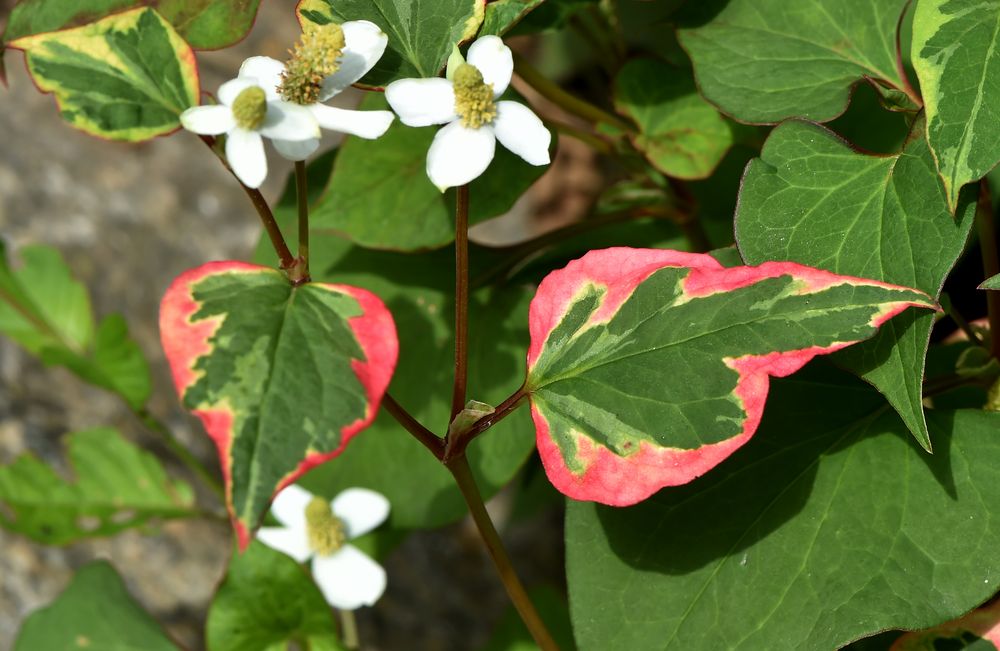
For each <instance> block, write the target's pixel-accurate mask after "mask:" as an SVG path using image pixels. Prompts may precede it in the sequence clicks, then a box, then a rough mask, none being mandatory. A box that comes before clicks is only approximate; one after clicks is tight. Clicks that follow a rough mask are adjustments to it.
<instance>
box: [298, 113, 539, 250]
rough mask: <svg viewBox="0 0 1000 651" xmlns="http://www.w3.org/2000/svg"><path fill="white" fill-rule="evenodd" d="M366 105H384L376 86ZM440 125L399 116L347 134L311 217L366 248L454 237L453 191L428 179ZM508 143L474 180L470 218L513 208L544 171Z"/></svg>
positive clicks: (431, 244) (420, 245)
mask: <svg viewBox="0 0 1000 651" xmlns="http://www.w3.org/2000/svg"><path fill="white" fill-rule="evenodd" d="M361 108H363V109H382V110H384V109H386V108H388V105H387V104H386V102H385V99H384V98H383V97H382V96H381V95H376V94H375V93H371V94H369V96H368V97H367V98H366V99H365V101H364V102H363V103H362V105H361ZM436 131H437V128H424V129H414V128H412V127H408V126H405V125H404V124H402V123H400V122H395V123H394V124H393V125H392V126H391V127H389V130H388V131H387V132H386V134H385V135H384V136H382V137H381V138H379V139H378V140H364V139H362V138H348V139H347V141H346V142H344V144H343V145H342V146H341V148H340V151H339V153H338V154H337V159H336V163H335V164H334V168H333V174H332V175H331V176H330V178H329V183H328V185H327V188H326V191H325V192H324V194H323V196H322V197H321V199H320V200H319V203H318V204H317V205H316V207H315V210H314V211H313V213H312V214H311V219H312V223H313V224H314V225H315V226H316V227H319V228H326V229H330V230H332V231H336V232H338V233H343V234H344V235H346V236H347V237H348V238H349V239H351V240H352V241H354V242H356V243H358V244H360V245H362V246H366V247H370V248H378V249H395V250H402V251H412V250H420V249H432V248H438V247H441V246H444V245H446V244H448V243H449V242H451V241H452V240H454V238H455V190H454V189H450V190H448V191H447V192H445V193H442V192H441V191H440V190H438V189H437V188H436V187H434V184H433V183H431V181H430V179H428V178H427V172H426V160H427V149H428V148H429V147H430V144H431V141H432V140H433V139H434V134H435V132H436ZM547 169H548V168H547V167H545V166H535V165H530V164H528V163H526V162H524V161H523V160H521V159H520V158H519V157H518V156H516V155H515V154H512V153H511V152H509V151H507V149H506V148H504V147H500V146H498V147H497V152H496V157H495V158H494V159H493V162H492V163H491V164H490V167H489V169H488V170H487V171H486V173H484V174H483V175H482V176H480V177H479V178H478V179H476V180H475V181H473V182H472V183H471V184H470V186H469V196H470V197H471V203H470V207H469V223H470V224H475V223H478V222H481V221H483V220H486V219H489V218H491V217H496V216H498V215H502V214H504V213H506V212H507V211H509V210H510V209H511V208H512V207H513V206H514V202H516V201H517V200H518V199H519V198H520V197H521V195H522V194H523V193H524V192H525V190H527V189H528V187H529V186H530V185H531V184H532V183H534V182H535V181H536V180H538V178H539V177H540V176H541V175H542V174H544V173H545V172H546V170H547Z"/></svg>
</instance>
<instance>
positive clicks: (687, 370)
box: [526, 248, 933, 506]
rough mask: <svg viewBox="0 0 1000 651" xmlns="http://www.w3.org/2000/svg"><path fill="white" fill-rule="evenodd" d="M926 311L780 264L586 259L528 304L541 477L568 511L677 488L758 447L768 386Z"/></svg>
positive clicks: (901, 294) (641, 254)
mask: <svg viewBox="0 0 1000 651" xmlns="http://www.w3.org/2000/svg"><path fill="white" fill-rule="evenodd" d="M932 305H933V302H932V301H931V300H930V298H929V297H928V296H926V295H925V294H923V293H921V292H918V291H916V290H912V289H906V288H903V287H896V286H892V285H887V284H884V283H879V282H876V281H871V280H863V279H859V278H852V277H848V276H837V275H835V274H832V273H829V272H826V271H820V270H818V269H812V268H810V267H803V266H801V265H798V264H794V263H790V262H787V263H766V264H763V265H761V266H759V267H730V268H724V267H723V266H722V265H721V264H719V263H718V262H717V261H716V260H715V259H714V258H712V257H711V256H709V255H704V254H693V253H681V252H678V251H664V250H656V249H628V248H613V249H604V250H599V251H591V252H590V253H588V254H587V255H585V256H583V257H582V258H580V259H579V260H574V261H573V262H571V263H570V264H568V265H567V266H566V267H565V268H564V269H560V270H558V271H554V272H552V273H551V274H549V275H548V276H546V278H545V280H543V281H542V284H541V285H540V286H539V288H538V293H537V294H536V295H535V298H534V299H533V300H532V302H531V310H530V316H529V319H530V328H531V346H530V348H529V349H528V379H527V382H526V388H527V390H528V391H529V393H530V396H531V413H532V417H533V418H534V420H535V428H536V432H537V444H538V450H539V453H540V454H541V457H542V463H543V464H544V465H545V471H546V473H547V474H548V476H549V479H550V480H551V481H552V483H553V484H554V485H555V487H556V488H558V489H559V490H560V491H561V492H562V493H564V494H565V495H567V496H569V497H572V498H574V499H578V500H594V501H598V502H602V503H604V504H612V505H618V506H621V505H628V504H635V503H637V502H640V501H642V500H644V499H646V498H647V497H649V496H650V495H652V494H653V493H655V492H656V491H658V490H659V489H660V488H663V487H664V486H676V485H679V484H684V483H687V482H689V481H691V480H692V479H694V478H695V477H698V476H699V475H702V474H704V473H705V472H707V471H708V470H710V469H711V468H713V467H714V466H715V465H717V464H718V463H719V462H721V461H722V460H723V459H725V458H726V457H728V456H729V455H730V454H732V453H733V452H734V451H735V450H736V449H737V448H739V447H740V446H742V445H743V444H744V443H746V442H747V441H748V440H749V439H750V437H751V436H753V433H754V431H755V430H756V429H757V425H758V423H759V422H760V417H761V414H762V413H763V410H764V402H765V400H766V398H767V387H768V378H769V377H771V376H775V377H783V376H786V375H789V374H791V373H794V372H795V371H797V370H798V369H799V368H801V367H802V365H803V364H805V363H806V362H808V361H809V360H810V359H812V358H813V357H815V356H816V355H824V354H828V353H832V352H834V351H836V350H840V349H841V348H844V347H846V346H849V345H851V344H852V343H855V342H857V341H861V340H862V339H867V338H868V337H871V336H872V335H873V334H875V331H876V328H878V326H879V325H881V324H882V323H884V322H885V321H887V320H889V319H890V318H891V317H893V316H895V315H896V314H898V313H900V312H902V311H903V310H905V309H906V308H907V307H910V306H920V307H931V306H932Z"/></svg>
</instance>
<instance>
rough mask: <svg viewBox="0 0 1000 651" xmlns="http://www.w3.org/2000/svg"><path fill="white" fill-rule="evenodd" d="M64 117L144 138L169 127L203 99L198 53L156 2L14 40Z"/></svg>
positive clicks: (92, 130)
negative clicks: (179, 33)
mask: <svg viewBox="0 0 1000 651" xmlns="http://www.w3.org/2000/svg"><path fill="white" fill-rule="evenodd" d="M10 46H11V47H14V48H17V49H19V50H24V53H25V56H26V58H27V63H28V70H29V72H30V73H31V76H32V77H33V78H34V80H35V84H36V85H37V86H38V88H39V89H40V90H41V91H43V92H46V93H53V94H55V97H56V102H57V103H58V104H59V109H60V111H61V113H62V117H63V119H64V120H66V121H67V122H69V123H70V124H71V125H72V126H74V127H76V128H77V129H80V130H82V131H85V132H87V133H89V134H91V135H95V136H101V137H104V138H112V139H115V140H128V141H133V142H134V141H139V140H148V139H149V138H152V137H154V136H159V135H163V134H166V133H170V132H171V131H173V130H175V129H177V128H178V127H179V126H180V119H179V116H180V114H181V112H182V111H184V110H185V109H186V108H188V107H189V106H193V105H195V104H197V103H198V67H197V63H196V62H195V58H194V52H193V51H192V50H191V47H190V46H189V45H188V44H187V43H185V42H184V39H182V38H181V37H180V36H179V35H178V34H177V32H176V31H175V30H174V28H173V27H172V26H171V25H170V24H169V23H168V22H166V21H165V20H164V19H163V17H162V16H160V14H158V13H157V12H156V11H155V10H153V9H148V8H142V9H135V10H132V11H126V12H124V13H120V14H114V15H112V16H108V17H107V18H104V19H102V20H99V21H97V22H95V23H90V24H87V25H84V26H82V27H76V28H73V29H67V30H63V31H59V32H52V33H47V34H38V35H35V36H25V37H23V38H19V39H17V40H16V41H13V42H12V43H10Z"/></svg>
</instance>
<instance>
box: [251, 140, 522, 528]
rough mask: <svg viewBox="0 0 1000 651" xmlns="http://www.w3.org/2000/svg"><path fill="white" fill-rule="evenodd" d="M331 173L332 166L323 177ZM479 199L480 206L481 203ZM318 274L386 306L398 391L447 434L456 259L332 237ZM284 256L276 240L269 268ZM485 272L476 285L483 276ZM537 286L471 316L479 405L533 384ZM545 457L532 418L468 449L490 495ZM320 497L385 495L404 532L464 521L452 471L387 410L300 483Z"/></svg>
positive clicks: (478, 295) (264, 249) (493, 296)
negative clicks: (535, 457) (530, 329)
mask: <svg viewBox="0 0 1000 651" xmlns="http://www.w3.org/2000/svg"><path fill="white" fill-rule="evenodd" d="M331 158H332V157H330V156H325V157H321V158H320V159H318V160H317V161H316V162H314V163H313V164H311V165H310V166H309V170H310V173H311V175H312V176H311V180H310V187H319V183H313V182H312V177H316V178H325V176H326V175H327V174H328V169H329V164H330V162H331ZM324 167H325V169H324ZM294 192H295V190H294V184H293V183H292V182H290V183H289V185H288V187H287V189H286V191H285V194H284V196H283V198H282V201H281V203H280V204H279V206H278V208H277V209H276V214H277V216H278V219H279V221H280V222H281V223H282V225H283V227H285V228H286V230H287V228H292V227H293V226H292V224H294V223H295V202H294V197H295V194H294ZM473 201H475V199H473ZM310 242H311V251H312V259H311V263H310V264H311V268H312V273H313V277H314V278H317V279H322V280H327V281H331V282H338V283H350V284H352V285H356V286H359V287H364V288H365V289H368V290H369V291H372V292H374V293H376V294H378V295H379V296H381V297H382V298H383V300H385V302H386V304H387V305H388V306H389V308H390V309H391V310H392V313H393V317H394V319H395V320H396V324H397V329H398V332H399V340H400V346H399V353H400V356H399V364H398V366H397V368H396V373H395V375H394V376H393V381H392V385H391V386H390V392H391V393H392V395H393V397H394V398H396V400H397V401H399V403H400V404H402V405H403V406H404V407H405V408H406V409H407V410H409V411H410V413H412V414H413V415H414V416H415V417H416V418H417V419H418V420H419V421H420V422H421V423H423V424H424V425H426V426H427V427H429V428H430V429H431V430H432V431H434V432H437V433H438V434H443V432H444V431H445V429H446V428H447V425H448V420H449V415H450V410H451V388H452V374H453V370H454V369H453V362H452V359H453V355H454V347H455V345H454V340H453V334H452V327H453V326H452V322H453V318H454V310H455V308H454V303H453V300H452V298H451V297H452V296H453V293H454V283H455V279H454V273H455V260H454V251H453V249H451V248H446V249H442V250H438V251H432V252H428V253H422V254H401V253H395V252H389V251H374V250H370V249H363V248H361V247H358V246H353V245H351V243H350V242H347V241H346V240H344V239H341V238H339V237H337V236H336V235H332V234H330V233H328V232H325V231H323V230H319V229H316V230H313V233H312V236H311V240H310ZM491 257H492V256H491V252H490V251H489V250H486V249H482V248H479V247H476V246H473V250H472V251H471V253H470V258H471V260H472V263H473V266H474V267H478V265H480V264H487V263H488V262H487V259H489V258H491ZM273 258H274V252H273V251H272V250H271V248H270V244H269V243H268V242H267V240H266V238H263V239H262V241H261V245H260V247H259V248H258V254H257V259H258V260H271V259H273ZM478 273H479V270H478V269H476V268H474V269H473V270H472V274H471V275H472V276H476V275H478ZM530 299H531V288H530V287H526V286H524V285H521V284H507V285H502V286H499V287H496V288H493V289H489V288H483V289H478V290H474V291H473V292H472V295H471V300H470V307H469V320H470V324H469V333H470V347H469V392H468V395H469V398H472V399H476V400H480V401H483V402H487V403H490V404H492V405H497V404H499V403H500V402H501V401H502V400H503V399H504V398H507V397H508V396H509V395H510V394H512V393H513V392H514V391H516V390H517V388H518V386H519V385H520V383H521V381H522V380H523V379H524V347H525V343H526V342H527V328H526V325H525V324H526V323H527V311H528V302H529V300H530ZM533 449H534V436H533V433H532V430H531V426H530V424H529V419H528V415H527V413H526V410H524V409H521V410H518V411H516V412H515V413H513V414H511V415H510V416H509V417H507V418H505V419H504V420H503V421H501V422H500V423H499V424H498V425H497V426H496V427H495V428H493V429H491V431H490V435H489V436H482V437H479V438H478V439H476V440H475V441H473V443H472V445H471V447H470V449H469V463H470V465H471V466H472V469H473V472H474V473H475V475H476V479H477V481H478V482H479V486H480V488H481V490H482V491H483V492H484V493H485V494H486V495H487V496H488V495H492V494H493V493H495V492H496V491H497V490H499V489H500V487H502V486H504V485H506V484H507V483H508V482H509V481H510V479H511V477H513V475H514V474H515V473H516V472H517V470H518V469H519V468H520V467H521V465H522V464H523V463H524V461H525V459H526V458H527V457H528V455H529V454H530V453H531V451H532V450H533ZM299 483H300V484H302V485H303V486H305V487H306V488H308V489H309V490H311V491H312V492H314V493H317V494H321V495H329V496H333V495H336V494H337V493H339V492H340V491H342V490H344V489H345V488H350V487H352V486H363V487H366V488H371V489H373V490H376V491H378V492H380V493H382V494H383V495H385V496H386V497H387V498H388V499H389V501H390V502H391V503H392V511H391V513H390V515H389V518H390V526H391V527H394V528H403V529H412V528H424V527H426V528H430V527H437V526H441V525H443V524H446V523H448V522H451V521H454V520H457V519H458V518H460V517H462V516H463V515H464V514H465V513H466V512H467V509H466V506H465V502H464V501H463V499H462V496H461V493H459V491H458V489H457V488H456V486H455V481H454V479H452V477H451V475H450V474H449V473H448V471H447V470H446V469H445V468H444V467H443V466H442V465H441V463H440V462H438V460H437V459H435V458H434V457H433V456H432V455H431V454H430V453H429V452H428V451H427V450H426V449H425V448H424V447H423V446H422V445H421V444H420V443H419V442H417V441H416V440H415V439H414V438H413V437H412V436H411V435H410V434H409V433H408V432H406V431H405V430H404V429H403V428H402V427H401V426H400V425H399V424H398V423H397V422H396V421H395V420H394V419H393V418H392V416H390V415H389V414H388V413H386V412H385V410H382V412H380V413H379V415H378V417H377V418H376V419H375V422H374V423H373V424H372V426H371V429H370V431H368V432H366V433H365V435H364V436H359V437H357V439H355V440H354V441H352V442H351V445H349V446H348V447H347V449H346V450H345V451H344V453H343V454H342V455H341V456H339V457H337V458H336V459H333V460H331V461H329V462H328V463H325V464H323V465H322V466H320V467H318V468H316V469H315V470H313V471H312V472H310V473H309V474H308V475H306V476H305V477H303V478H302V480H300V481H299Z"/></svg>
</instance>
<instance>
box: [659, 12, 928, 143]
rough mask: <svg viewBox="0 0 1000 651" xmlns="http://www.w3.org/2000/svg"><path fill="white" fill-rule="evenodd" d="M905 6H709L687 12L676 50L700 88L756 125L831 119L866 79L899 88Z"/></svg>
mask: <svg viewBox="0 0 1000 651" xmlns="http://www.w3.org/2000/svg"><path fill="white" fill-rule="evenodd" d="M907 2H908V0H882V1H880V2H872V1H871V0H798V1H797V2H796V3H795V7H794V10H790V9H789V5H788V2H786V0H731V1H729V0H708V1H706V2H699V3H695V4H693V5H689V11H688V12H687V14H686V15H685V16H684V20H683V23H682V24H684V25H686V27H685V28H684V29H681V30H680V31H679V37H680V41H681V45H682V46H683V47H684V49H685V50H687V53H688V54H689V55H690V56H691V60H692V62H693V63H694V70H695V76H696V77H697V80H698V87H699V88H700V89H701V92H702V93H703V94H704V95H705V97H706V98H707V99H708V101H710V102H712V103H713V104H715V105H716V106H718V107H719V108H720V109H721V110H722V111H723V112H724V113H726V114H727V115H731V116H732V117H734V118H736V119H737V120H740V121H741V122H749V123H754V124H765V123H775V122H780V121H781V120H783V119H785V118H789V117H805V118H808V119H811V120H816V121H818V122H825V121H827V120H832V119H833V118H835V117H837V116H838V115H840V114H841V113H843V111H844V109H845V108H847V104H848V101H849V100H850V95H851V87H852V86H853V85H854V84H856V83H858V82H859V81H861V79H862V78H864V77H872V78H875V79H881V80H883V81H885V82H887V83H888V84H890V85H891V86H892V87H894V88H897V89H902V88H903V87H904V85H905V84H904V82H903V80H902V79H901V78H900V76H899V73H898V71H897V69H896V52H895V42H894V38H893V35H894V34H895V33H896V23H897V22H898V21H899V18H900V15H901V14H902V11H903V9H904V7H905V6H906V4H907Z"/></svg>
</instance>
